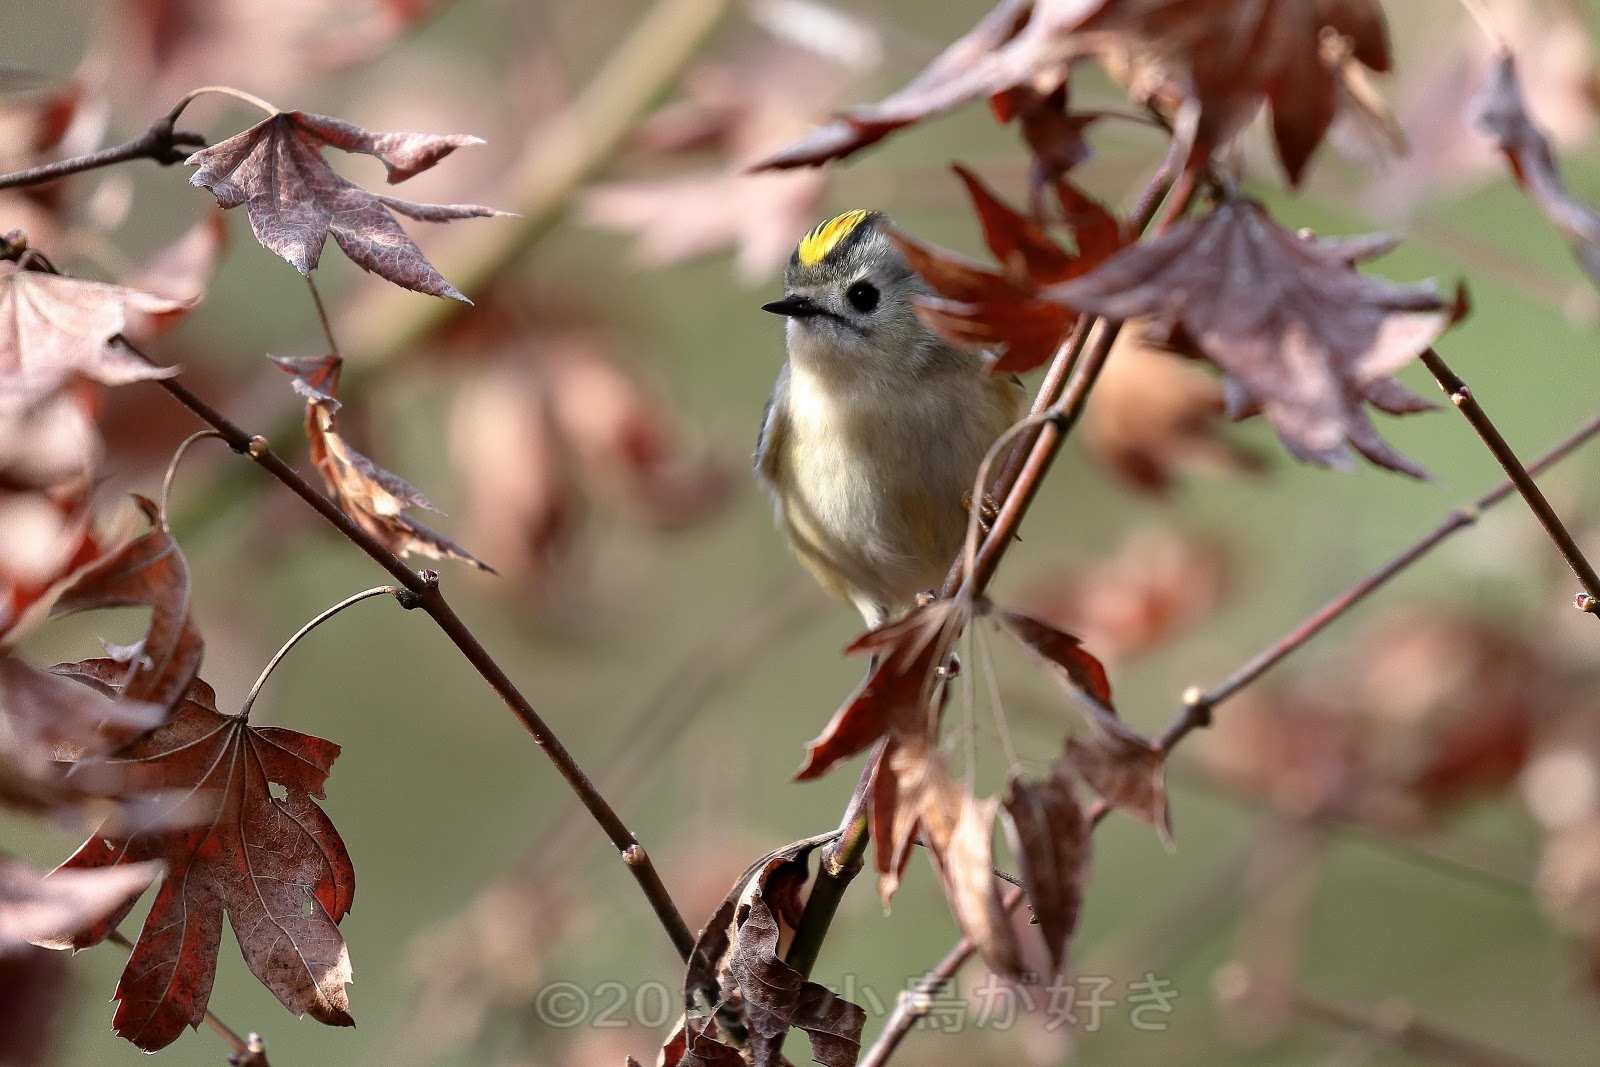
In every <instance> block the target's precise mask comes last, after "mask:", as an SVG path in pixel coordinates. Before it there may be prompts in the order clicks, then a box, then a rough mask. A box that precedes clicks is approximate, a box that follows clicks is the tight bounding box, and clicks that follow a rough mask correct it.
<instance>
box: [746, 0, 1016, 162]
mask: <svg viewBox="0 0 1600 1067" xmlns="http://www.w3.org/2000/svg"><path fill="white" fill-rule="evenodd" d="M1032 9H1033V4H1032V3H1031V2H1030V0H1001V3H1000V4H998V5H997V6H996V7H995V8H994V9H993V10H992V11H990V12H989V13H988V14H986V15H985V16H984V17H983V18H982V19H981V20H980V21H979V22H978V24H977V25H976V26H974V27H973V28H972V29H970V30H968V31H967V32H966V33H965V34H963V35H962V36H961V37H959V38H957V39H956V41H955V42H954V43H952V44H951V45H950V46H949V47H948V48H946V49H945V50H944V51H943V52H941V53H940V54H939V55H938V57H937V58H935V59H934V61H933V62H932V63H930V64H928V66H927V67H925V68H923V70H922V71H921V72H920V73H918V74H917V76H916V77H914V78H912V79H911V81H910V82H908V83H907V84H906V86H905V87H904V88H902V89H900V90H899V91H898V92H896V93H894V94H893V95H891V96H888V97H885V98H884V99H883V100H880V101H879V102H878V103H876V104H868V105H865V106H862V107H854V108H850V109H849V110H847V111H845V112H844V113H843V114H842V115H840V116H839V117H838V118H836V119H834V120H833V121H831V122H828V123H826V124H824V125H821V126H818V127H817V128H815V129H813V130H812V131H811V132H809V133H807V134H806V135H805V136H803V137H801V138H799V139H798V140H795V141H793V142H791V143H789V144H787V145H785V146H784V147H783V148H782V149H781V150H779V151H777V152H774V153H772V154H771V155H768V156H765V157H764V158H762V159H761V160H759V161H758V162H756V163H754V164H752V165H751V169H752V170H784V169H787V168H789V167H814V166H818V165H820V164H823V163H828V162H831V161H833V160H836V159H843V158H845V157H846V156H849V155H853V154H855V153H856V152H859V151H861V150H862V149H863V148H866V147H867V146H869V145H873V144H876V143H877V142H879V141H881V140H883V139H884V138H885V137H887V136H889V134H891V133H893V132H894V131H896V130H899V129H902V128H904V127H906V126H910V125H912V124H913V123H916V122H920V121H922V120H923V119H925V118H929V117H931V116H933V115H937V114H939V113H941V112H943V111H948V110H949V109H951V108H953V107H956V106H957V105H959V104H963V103H965V102H966V101H967V100H969V99H971V98H972V97H973V96H976V95H978V94H979V93H980V92H981V91H982V86H983V84H984V83H983V82H982V81H981V80H979V79H975V78H974V72H975V71H978V70H982V69H985V64H986V61H988V60H989V58H990V57H991V56H992V55H993V54H994V52H995V51H996V50H997V49H999V48H1000V47H1001V46H1002V45H1004V44H1005V43H1006V42H1008V41H1010V40H1012V39H1013V38H1014V37H1016V35H1017V33H1018V32H1019V31H1020V30H1021V29H1022V27H1023V26H1025V25H1026V24H1027V22H1028V18H1029V15H1030V13H1031V12H1032Z"/></svg>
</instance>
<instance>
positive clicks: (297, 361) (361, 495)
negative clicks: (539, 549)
mask: <svg viewBox="0 0 1600 1067" xmlns="http://www.w3.org/2000/svg"><path fill="white" fill-rule="evenodd" d="M272 360H273V362H274V363H276V364H277V365H278V366H279V367H280V368H282V369H283V370H284V371H286V372H288V373H289V374H292V375H294V391H295V392H296V393H299V394H300V395H301V396H302V397H304V398H305V401H306V437H307V438H308V439H309V440H310V442H311V462H312V463H314V464H316V467H317V473H318V474H320V475H322V483H323V484H324V485H325V486H327V489H328V495H329V496H331V497H332V498H333V501H334V503H336V504H338V505H339V509H340V510H341V511H343V512H344V513H345V514H346V515H348V516H350V518H351V519H352V520H353V521H354V522H355V523H356V525H358V526H360V527H361V528H362V529H363V530H365V531H367V532H368V533H369V534H371V535H372V536H373V537H375V538H377V539H378V540H379V541H381V542H383V544H384V545H385V546H386V547H387V548H388V549H389V551H391V552H393V553H394V554H395V555H397V556H404V555H408V554H410V553H413V552H414V553H416V554H418V555H421V556H427V557H428V558H429V559H458V560H461V561H462V562H465V563H470V564H472V565H473V566H474V567H477V568H478V569H479V570H483V571H488V572H489V573H490V574H493V573H494V568H493V567H491V566H489V565H488V564H487V563H484V562H483V561H482V560H480V559H478V558H477V557H476V556H474V555H473V554H472V553H470V552H468V551H467V550H466V549H464V548H462V547H461V546H460V545H458V544H456V543H455V542H454V541H451V540H450V539H449V538H447V537H444V536H442V535H441V534H438V533H435V532H434V531H433V530H430V529H429V528H428V527H426V526H424V525H422V524H421V523H420V522H417V521H416V520H415V519H413V518H411V517H410V516H408V515H406V514H405V509H406V508H425V509H427V510H429V511H438V510H439V509H438V508H436V507H434V506H433V505H432V504H431V503H429V502H428V498H427V497H425V496H423V495H422V493H421V491H420V490H418V489H417V488H416V487H414V486H413V485H411V483H409V482H407V481H406V480H405V479H403V478H401V477H400V476H399V475H398V474H394V473H392V472H390V471H387V470H385V469H384V468H382V467H380V466H378V465H377V464H376V463H374V462H372V460H370V459H368V458H367V457H366V456H364V455H362V454H361V453H360V452H357V451H356V450H355V449H354V448H351V447H350V444H349V443H348V442H347V441H345V439H344V437H343V436H341V435H340V433H339V427H338V412H339V401H338V399H337V398H336V397H335V393H336V391H337V389H338V383H339V366H340V359H339V357H338V356H274V357H272Z"/></svg>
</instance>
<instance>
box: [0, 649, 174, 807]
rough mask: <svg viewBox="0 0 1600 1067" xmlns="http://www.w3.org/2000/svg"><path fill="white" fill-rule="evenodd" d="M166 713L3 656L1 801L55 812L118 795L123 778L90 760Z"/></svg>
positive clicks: (0, 664) (158, 721) (0, 679)
mask: <svg viewBox="0 0 1600 1067" xmlns="http://www.w3.org/2000/svg"><path fill="white" fill-rule="evenodd" d="M166 715H167V709H165V708H162V707H160V706H158V705H155V704H146V703H142V702H139V701H133V700H116V701H110V702H108V701H107V700H106V699H105V698H104V697H101V696H97V695H94V694H91V693H87V692H85V691H84V690H83V688H82V687H81V686H75V685H71V684H69V683H68V682H66V681H64V680H62V679H60V678H58V677H56V676H55V675H53V674H46V673H45V672H43V671H38V670H35V669H34V668H32V667H30V666H28V664H26V663H24V662H23V661H22V660H20V659H18V658H17V657H16V656H15V655H13V654H11V653H9V652H0V803H4V804H8V805H10V806H12V807H17V808H22V809H24V810H28V811H51V810H55V809H59V808H62V807H66V806H68V805H72V804H76V803H80V802H83V801H87V800H93V799H99V798H105V797H115V796H118V795H120V794H121V792H122V784H123V783H122V781H121V776H120V775H118V774H115V773H107V768H105V767H104V766H97V765H92V764H90V763H87V762H86V761H93V760H96V759H98V757H101V756H103V755H105V754H106V753H107V752H109V751H111V750H112V749H115V748H118V747H120V746H121V745H123V744H126V743H127V742H128V741H131V740H132V739H133V738H134V737H137V736H138V735H139V734H141V733H143V732H145V731H146V730H150V729H153V728H155V727H156V726H159V725H160V724H161V723H162V721H164V720H165V718H166ZM69 760H70V761H72V762H69Z"/></svg>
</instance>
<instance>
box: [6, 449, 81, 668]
mask: <svg viewBox="0 0 1600 1067" xmlns="http://www.w3.org/2000/svg"><path fill="white" fill-rule="evenodd" d="M85 425H87V424H85ZM52 438H53V435H49V434H44V435H41V437H40V438H39V440H40V441H45V442H48V441H50V440H51V439H52ZM89 489H90V487H89V485H88V484H86V483H80V484H79V485H75V486H73V485H69V486H67V487H65V488H63V489H60V490H57V489H55V488H48V489H44V490H42V491H39V490H32V489H23V490H20V491H12V490H10V489H8V488H4V487H0V543H3V544H4V545H5V546H6V551H5V554H4V555H3V556H0V637H3V636H5V635H7V634H9V633H11V632H12V631H13V630H15V629H16V628H17V627H18V626H19V625H21V624H22V622H23V620H24V619H25V618H26V617H28V616H29V615H30V614H31V613H30V609H31V608H34V607H35V606H36V605H38V604H40V603H41V602H43V601H44V600H45V599H46V598H47V596H48V594H49V592H50V590H51V589H53V588H55V587H56V586H57V585H58V584H59V583H60V582H62V581H63V580H65V579H66V578H67V577H68V576H69V575H71V574H72V573H73V572H74V571H76V570H77V569H78V568H80V567H82V566H84V565H85V564H87V563H89V562H90V561H92V560H94V559H96V558H98V557H99V556H100V554H101V553H102V552H103V551H104V548H103V547H102V546H101V544H100V542H99V540H98V539H97V538H96V537H95V533H94V514H93V512H92V511H91V509H90V507H89Z"/></svg>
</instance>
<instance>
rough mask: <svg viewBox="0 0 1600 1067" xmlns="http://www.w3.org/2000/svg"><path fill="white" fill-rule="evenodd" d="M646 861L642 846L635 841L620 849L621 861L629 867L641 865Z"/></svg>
mask: <svg viewBox="0 0 1600 1067" xmlns="http://www.w3.org/2000/svg"><path fill="white" fill-rule="evenodd" d="M647 861H648V857H647V856H646V855H645V854H644V846H643V845H640V844H638V843H637V842H636V843H634V844H631V845H629V846H628V847H627V848H625V849H623V850H622V862H623V863H626V864H627V865H628V866H629V867H642V866H644V864H645V863H646V862H647Z"/></svg>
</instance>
